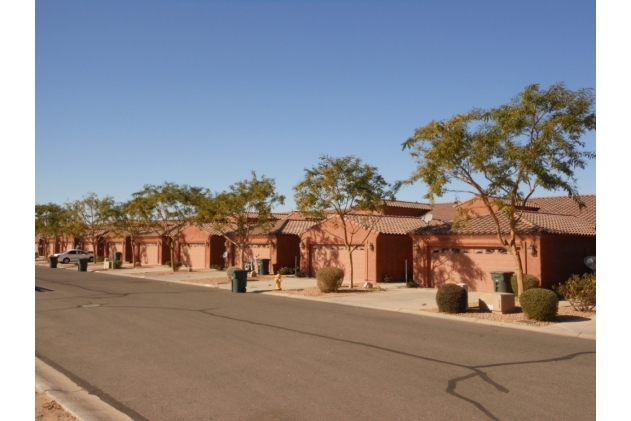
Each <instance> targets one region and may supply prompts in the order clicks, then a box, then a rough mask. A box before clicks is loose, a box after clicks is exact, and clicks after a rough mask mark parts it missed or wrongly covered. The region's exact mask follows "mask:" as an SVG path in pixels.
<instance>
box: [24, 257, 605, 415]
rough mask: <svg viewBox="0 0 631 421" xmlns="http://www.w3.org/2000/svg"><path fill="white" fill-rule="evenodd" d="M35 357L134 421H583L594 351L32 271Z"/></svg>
mask: <svg viewBox="0 0 631 421" xmlns="http://www.w3.org/2000/svg"><path fill="white" fill-rule="evenodd" d="M35 281H36V282H35V285H36V293H35V299H36V306H35V308H36V318H35V327H36V346H35V349H36V356H37V357H39V358H40V359H42V360H43V361H44V362H46V363H48V364H49V365H51V366H53V367H54V368H56V369H57V370H59V371H61V372H62V373H63V374H65V375H66V376H68V377H70V378H71V379H72V380H73V381H75V383H77V384H79V385H80V386H82V387H84V388H85V389H87V390H88V391H91V392H92V393H95V394H97V395H98V396H99V397H100V398H101V399H102V400H104V401H106V402H107V403H109V404H110V405H112V406H114V407H116V408H117V409H119V410H121V411H122V412H125V413H126V414H128V415H129V416H131V417H132V418H134V419H136V420H152V421H154V420H155V421H159V420H169V421H172V420H257V421H263V420H292V421H295V420H359V419H361V420H456V419H458V420H511V421H513V420H515V421H519V420H528V421H533V420H550V419H572V420H575V421H579V420H594V419H595V418H596V342H595V341H590V340H583V339H576V338H569V337H560V336H553V335H545V334H539V333H536V332H529V331H521V330H513V329H503V328H500V327H493V326H484V325H474V324H471V323H462V322H457V321H451V320H442V319H436V318H431V317H422V316H415V315H409V314H399V313H394V312H386V311H379V310H371V309H365V308H355V307H349V306H342V305H336V304H330V303H322V302H315V301H308V300H300V299H292V298H286V297H278V296H271V295H261V294H233V293H230V292H228V291H223V290H218V289H213V288H207V287H198V286H189V285H182V284H175V283H168V282H160V281H152V280H144V279H133V278H129V277H119V276H115V275H110V274H103V273H92V272H77V271H74V270H61V269H50V268H47V267H41V266H40V267H36V269H35Z"/></svg>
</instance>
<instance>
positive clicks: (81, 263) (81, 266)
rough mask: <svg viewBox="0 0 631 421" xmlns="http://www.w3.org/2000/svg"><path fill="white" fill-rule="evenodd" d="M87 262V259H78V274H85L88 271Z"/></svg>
mask: <svg viewBox="0 0 631 421" xmlns="http://www.w3.org/2000/svg"><path fill="white" fill-rule="evenodd" d="M89 261H90V260H89V259H79V264H78V265H77V266H78V267H79V272H86V271H87V270H88V262H89Z"/></svg>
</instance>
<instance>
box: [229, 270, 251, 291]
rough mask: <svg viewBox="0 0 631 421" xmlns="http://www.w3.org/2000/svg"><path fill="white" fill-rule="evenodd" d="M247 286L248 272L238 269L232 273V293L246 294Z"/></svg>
mask: <svg viewBox="0 0 631 421" xmlns="http://www.w3.org/2000/svg"><path fill="white" fill-rule="evenodd" d="M247 284H248V271H247V270H242V269H236V270H234V271H233V272H232V292H245V290H246V285H247Z"/></svg>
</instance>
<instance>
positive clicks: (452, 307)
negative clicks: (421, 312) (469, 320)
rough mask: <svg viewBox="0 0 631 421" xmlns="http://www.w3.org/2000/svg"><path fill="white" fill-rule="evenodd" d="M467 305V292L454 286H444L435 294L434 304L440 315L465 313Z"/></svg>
mask: <svg viewBox="0 0 631 421" xmlns="http://www.w3.org/2000/svg"><path fill="white" fill-rule="evenodd" d="M467 303H468V296H467V290H466V289H464V288H462V287H459V286H458V285H456V284H445V285H443V286H441V287H440V288H438V291H437V292H436V304H438V311H440V312H441V313H465V312H466V311H467Z"/></svg>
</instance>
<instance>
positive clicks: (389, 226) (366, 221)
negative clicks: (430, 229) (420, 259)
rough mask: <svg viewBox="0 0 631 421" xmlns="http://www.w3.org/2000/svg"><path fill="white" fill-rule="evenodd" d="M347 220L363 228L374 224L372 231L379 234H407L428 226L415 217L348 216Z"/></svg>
mask: <svg viewBox="0 0 631 421" xmlns="http://www.w3.org/2000/svg"><path fill="white" fill-rule="evenodd" d="M348 219H349V220H350V221H352V222H354V223H355V224H358V225H360V226H364V227H365V226H368V225H371V224H373V223H374V226H373V228H372V230H373V231H374V232H378V233H380V234H407V233H409V232H410V231H414V230H416V229H418V228H420V227H426V226H428V225H427V224H426V223H425V221H423V219H422V218H418V217H415V216H390V215H387V216H377V215H348Z"/></svg>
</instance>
